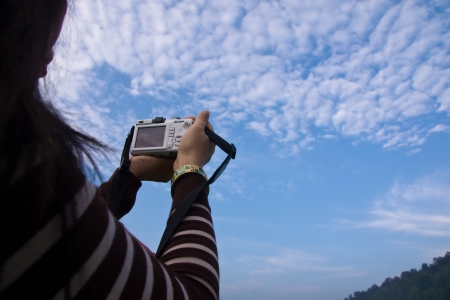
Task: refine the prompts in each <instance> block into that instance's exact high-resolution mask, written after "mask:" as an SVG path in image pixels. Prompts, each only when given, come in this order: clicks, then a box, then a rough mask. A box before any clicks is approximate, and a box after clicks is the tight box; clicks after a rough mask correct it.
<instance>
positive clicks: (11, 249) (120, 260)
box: [0, 172, 219, 300]
mask: <svg viewBox="0 0 450 300" xmlns="http://www.w3.org/2000/svg"><path fill="white" fill-rule="evenodd" d="M127 176H128V180H127V187H126V189H125V196H124V198H125V200H126V201H124V206H126V208H124V211H125V213H126V212H128V211H129V210H130V209H131V207H132V206H133V204H134V201H135V196H136V193H137V190H138V189H139V187H140V186H141V183H140V182H139V181H138V180H137V179H136V178H135V177H134V176H133V175H132V174H131V173H129V174H127ZM72 179H73V180H74V182H79V186H80V188H79V190H78V192H77V193H76V195H75V196H72V197H70V198H68V199H67V201H64V203H63V206H61V205H59V206H58V205H57V203H52V201H48V202H46V201H45V200H42V199H27V201H29V202H30V209H29V210H28V209H23V206H21V209H22V210H21V211H18V210H15V209H14V203H13V202H14V201H16V202H17V201H19V200H17V199H13V198H14V197H11V198H12V199H11V202H12V204H11V207H8V209H9V211H10V213H9V216H4V217H5V218H6V217H7V218H8V221H7V222H6V221H5V219H4V220H3V222H2V225H5V224H9V225H10V227H9V228H1V229H0V230H1V233H2V240H3V241H5V240H6V241H7V245H6V246H1V247H0V248H1V249H2V250H1V252H0V259H1V269H0V298H1V299H29V298H33V299H216V300H217V299H218V294H219V266H218V257H217V247H216V239H215V234H214V228H213V223H212V218H211V210H210V207H209V204H208V199H207V194H206V191H202V192H201V194H200V195H199V197H198V198H197V200H196V203H195V204H194V205H193V206H192V207H191V209H190V210H189V212H188V213H187V215H186V216H185V217H184V219H183V221H182V222H181V223H180V225H179V227H178V228H177V230H176V231H175V233H174V235H173V236H172V238H171V239H170V241H169V242H168V244H167V246H166V248H165V252H164V253H163V255H162V257H161V259H159V260H158V259H156V257H155V256H154V254H153V253H152V252H151V251H150V250H148V248H147V247H145V246H144V245H143V244H142V243H141V242H140V241H139V240H138V239H137V238H135V237H134V236H133V235H132V234H131V233H130V232H128V230H127V229H125V228H124V226H123V224H122V223H121V222H120V221H119V220H117V219H116V218H115V217H114V216H113V215H112V214H111V213H110V211H109V210H108V205H107V203H106V201H105V195H107V192H108V188H109V184H110V182H111V180H110V181H108V182H107V183H105V184H103V185H101V186H100V187H99V188H97V187H96V186H94V185H92V184H91V183H89V182H87V181H86V180H85V178H84V175H82V174H81V172H79V174H75V175H74V176H73V178H72ZM203 182H204V179H203V178H202V177H201V176H198V175H196V174H187V175H185V176H183V177H182V178H180V179H179V180H177V182H176V186H175V185H174V187H173V204H172V208H171V211H172V212H173V211H174V210H176V206H177V204H178V203H179V202H180V201H181V199H183V197H184V196H185V195H186V194H187V193H188V192H189V191H191V190H193V189H194V188H195V187H197V186H199V185H200V184H202V183H203ZM7 197H8V194H7ZM7 200H10V199H7ZM2 202H3V201H2ZM8 203H9V202H8ZM37 212H38V213H37ZM4 213H5V212H3V213H2V215H3V214H4ZM2 244H3V243H2ZM3 245H5V244H3Z"/></svg>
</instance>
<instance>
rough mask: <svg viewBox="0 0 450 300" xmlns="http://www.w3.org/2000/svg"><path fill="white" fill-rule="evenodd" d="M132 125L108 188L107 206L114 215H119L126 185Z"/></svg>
mask: <svg viewBox="0 0 450 300" xmlns="http://www.w3.org/2000/svg"><path fill="white" fill-rule="evenodd" d="M133 133H134V126H133V127H131V129H130V132H128V135H127V138H126V140H125V145H124V146H123V151H122V157H121V159H120V168H119V172H118V173H117V174H116V176H115V177H114V179H113V181H112V184H111V187H110V189H109V195H108V196H109V199H108V206H109V210H110V211H111V213H112V214H113V215H114V216H115V217H116V218H118V219H119V218H120V217H121V216H119V208H120V204H121V203H122V199H123V194H124V193H125V186H126V180H127V177H126V173H127V171H128V170H129V169H130V165H131V161H130V158H129V154H130V147H131V141H132V139H133Z"/></svg>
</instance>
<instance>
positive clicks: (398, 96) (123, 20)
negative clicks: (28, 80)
mask: <svg viewBox="0 0 450 300" xmlns="http://www.w3.org/2000/svg"><path fill="white" fill-rule="evenodd" d="M72 14H73V21H72V22H69V25H68V26H66V28H67V29H66V32H65V34H66V39H65V42H64V43H66V44H67V45H71V47H72V48H73V49H72V48H71V50H70V51H69V52H70V55H69V57H71V60H73V63H71V64H70V65H69V66H68V68H69V71H68V74H67V80H66V81H65V83H64V85H63V86H64V87H63V88H61V90H63V92H62V93H60V95H61V97H62V98H63V99H64V101H65V103H64V105H65V106H67V105H68V104H67V103H71V105H72V107H75V108H76V107H81V108H82V107H83V105H87V106H89V107H94V109H93V111H99V109H97V108H95V107H98V106H99V104H98V103H97V102H96V101H90V102H89V100H86V99H88V98H92V97H94V96H96V97H100V96H103V97H106V98H108V97H111V94H110V93H111V91H110V90H111V86H109V83H108V81H105V80H104V79H103V78H101V76H102V75H103V74H102V73H100V72H99V69H101V68H103V67H105V66H107V67H109V68H111V69H112V70H114V72H116V73H117V74H119V75H121V76H123V77H124V78H125V79H124V82H125V83H124V84H123V86H122V87H120V88H119V91H116V94H115V95H117V93H119V94H120V93H121V94H122V95H126V97H127V98H128V100H117V99H116V100H115V101H118V102H117V103H118V104H117V105H118V107H120V103H121V102H120V101H122V102H126V101H133V100H132V99H152V101H153V100H154V101H157V102H152V105H153V108H154V112H171V111H179V110H180V109H183V108H189V109H191V110H199V109H201V108H209V109H210V110H211V111H212V112H213V114H214V115H215V116H216V118H215V121H216V122H217V123H221V124H224V125H231V126H240V127H244V128H246V129H247V130H250V131H254V132H257V133H258V134H260V135H261V136H263V137H265V138H269V139H272V140H273V141H274V142H281V143H285V144H286V145H287V146H289V147H290V148H291V149H292V150H294V151H296V150H299V149H302V148H311V145H313V144H314V141H315V140H316V139H318V138H320V136H324V135H325V136H333V135H338V136H348V137H352V138H354V139H357V140H364V141H370V142H374V143H380V144H381V145H382V146H383V147H384V148H387V149H396V148H399V147H404V146H408V147H414V146H420V145H421V144H423V143H424V142H425V141H426V138H427V137H428V136H429V135H430V134H432V133H435V132H440V131H448V128H449V119H448V114H449V113H450V30H449V29H450V24H449V22H450V21H449V20H450V18H449V16H450V5H449V4H448V2H446V1H424V0H403V1H387V0H367V1H357V2H355V1H331V0H314V1H312V0H306V1H255V0H254V1H252V0H250V1H239V0H230V1H227V2H226V3H225V2H223V1H205V0H192V1H171V0H167V1H154V0H144V1H119V2H117V1H112V0H96V1H82V2H78V3H76V6H75V8H74V11H73V12H72ZM94 87H95V88H94ZM87 93H88V94H89V96H87ZM92 95H94V96H92ZM67 99H69V100H70V101H68V100H67ZM129 99H131V100H129ZM158 101H159V102H158ZM77 105H78V106H77ZM101 105H103V106H108V105H110V102H104V103H102V104H101ZM162 107H163V108H162ZM100 112H101V113H104V111H102V110H100ZM230 116H232V119H233V122H231V121H230V120H229V119H230ZM111 119H113V118H112V117H111ZM110 123H112V122H110ZM98 126H100V127H101V126H107V125H105V124H100V123H99V124H97V127H98ZM108 127H109V126H108ZM106 138H107V137H106Z"/></svg>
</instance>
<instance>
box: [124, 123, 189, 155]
mask: <svg viewBox="0 0 450 300" xmlns="http://www.w3.org/2000/svg"><path fill="white" fill-rule="evenodd" d="M192 124H194V121H193V120H191V119H180V118H179V117H173V118H172V119H171V120H166V118H163V117H157V118H154V119H147V120H137V121H136V125H135V127H134V134H133V140H132V143H131V148H130V152H131V154H132V155H134V156H137V155H153V156H165V157H169V158H175V157H177V153H178V145H179V143H180V141H181V138H182V137H183V135H184V133H185V132H186V131H187V130H188V129H189V128H190V127H191V126H192Z"/></svg>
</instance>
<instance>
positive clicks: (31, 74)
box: [0, 0, 109, 199]
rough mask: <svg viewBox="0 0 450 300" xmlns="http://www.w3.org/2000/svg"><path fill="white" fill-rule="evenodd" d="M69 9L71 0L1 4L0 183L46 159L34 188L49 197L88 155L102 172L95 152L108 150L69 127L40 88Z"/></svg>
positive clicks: (7, 0) (17, 0)
mask: <svg viewBox="0 0 450 300" xmlns="http://www.w3.org/2000/svg"><path fill="white" fill-rule="evenodd" d="M67 7H68V2H67V0H2V1H1V4H0V101H1V102H0V105H1V108H0V180H1V181H2V182H1V183H0V186H2V185H6V187H8V186H11V185H13V184H14V183H15V181H16V180H17V179H19V178H20V177H21V176H23V175H25V173H27V172H28V171H29V170H30V169H32V168H33V167H35V166H36V165H39V163H41V162H43V161H45V163H46V166H48V168H47V167H46V168H45V170H44V171H43V172H42V174H40V176H39V178H37V180H38V181H39V184H38V185H36V186H37V188H38V191H35V193H38V195H39V196H40V197H45V198H46V197H52V196H55V194H56V192H55V191H56V187H55V184H54V183H55V176H58V175H57V174H58V173H59V174H71V173H73V170H74V168H79V167H80V166H81V165H82V164H83V163H84V161H85V159H86V158H87V161H88V162H89V163H90V164H91V165H92V167H93V168H94V169H95V171H96V172H97V174H99V172H98V169H97V167H96V165H95V163H94V160H93V157H92V154H91V153H92V151H100V150H105V149H109V148H108V147H106V146H105V145H104V144H102V143H101V142H99V141H97V140H96V139H94V138H93V137H90V136H88V135H86V134H83V133H81V132H80V131H78V130H76V129H74V128H72V127H71V126H69V125H68V124H67V123H66V122H65V121H64V119H63V118H62V117H61V116H60V115H59V113H58V112H57V110H56V109H55V108H54V107H53V106H52V104H51V103H50V102H48V101H45V100H44V99H43V97H42V94H41V92H40V90H39V77H40V72H41V69H40V67H41V65H42V59H43V56H44V53H45V51H46V49H47V48H48V45H49V42H50V39H51V37H52V34H53V35H54V32H55V30H56V28H57V27H58V26H59V25H58V24H59V23H60V22H61V20H62V19H61V18H63V16H64V15H65V13H66V10H67ZM69 181H70V180H69ZM69 181H67V184H68V185H70V182H69ZM68 188H70V186H69V187H68ZM45 198H44V199H45Z"/></svg>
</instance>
